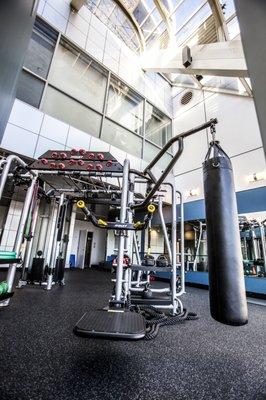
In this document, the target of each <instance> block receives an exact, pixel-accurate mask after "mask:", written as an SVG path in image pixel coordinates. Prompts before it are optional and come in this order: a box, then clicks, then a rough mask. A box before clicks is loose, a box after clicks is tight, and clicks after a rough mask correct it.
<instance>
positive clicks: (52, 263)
mask: <svg viewBox="0 0 266 400" xmlns="http://www.w3.org/2000/svg"><path fill="white" fill-rule="evenodd" d="M64 200H65V195H64V193H62V194H61V195H60V200H59V206H58V210H57V217H56V229H55V232H54V239H53V248H52V252H51V258H50V267H52V268H54V266H55V260H56V257H57V250H58V245H59V243H58V242H57V234H58V231H59V228H60V227H59V226H58V220H59V216H60V210H61V207H62V206H63V204H64Z"/></svg>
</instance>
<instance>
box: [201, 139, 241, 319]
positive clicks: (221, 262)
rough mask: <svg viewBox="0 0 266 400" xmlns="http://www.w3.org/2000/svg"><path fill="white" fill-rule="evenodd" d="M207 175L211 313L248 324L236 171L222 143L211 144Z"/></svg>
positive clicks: (205, 170) (206, 194)
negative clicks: (235, 181)
mask: <svg viewBox="0 0 266 400" xmlns="http://www.w3.org/2000/svg"><path fill="white" fill-rule="evenodd" d="M211 154H213V155H212V156H211ZM203 176H204V195H205V208H206V225H207V248H208V267H209V296H210V310H211V316H212V317H213V318H214V319H215V320H216V321H219V322H221V323H224V324H228V325H235V326H236V325H244V324H246V323H247V322H248V313H247V301H246V292H245V282H244V270H243V262H242V253H241V246H240V234H239V226H238V213H237V204H236V194H235V188H234V178H233V170H232V165H231V162H230V159H229V157H228V156H227V154H226V153H225V152H224V151H223V150H222V148H221V147H220V145H219V142H216V141H215V142H211V144H210V148H209V150H208V153H207V155H206V158H205V161H204V163H203Z"/></svg>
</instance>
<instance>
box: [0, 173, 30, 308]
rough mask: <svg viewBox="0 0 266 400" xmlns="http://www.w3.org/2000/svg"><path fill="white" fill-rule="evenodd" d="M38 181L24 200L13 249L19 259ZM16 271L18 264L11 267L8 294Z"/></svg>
mask: <svg viewBox="0 0 266 400" xmlns="http://www.w3.org/2000/svg"><path fill="white" fill-rule="evenodd" d="M36 181H37V175H36V176H34V177H33V178H32V181H31V184H30V186H29V187H28V190H27V194H26V198H25V200H24V205H23V209H22V213H21V216H20V221H19V227H18V231H17V235H16V239H15V243H14V247H13V251H15V253H16V254H17V257H19V255H20V248H21V245H22V243H23V240H24V232H25V227H26V223H27V218H28V214H29V210H30V205H31V201H32V196H33V192H34V189H35V184H36ZM16 269H17V265H16V264H10V265H9V269H8V273H7V279H6V281H7V284H8V292H9V293H10V292H12V288H13V283H14V279H15V274H16ZM9 300H10V299H7V300H6V301H5V302H3V303H1V306H7V305H8V304H9Z"/></svg>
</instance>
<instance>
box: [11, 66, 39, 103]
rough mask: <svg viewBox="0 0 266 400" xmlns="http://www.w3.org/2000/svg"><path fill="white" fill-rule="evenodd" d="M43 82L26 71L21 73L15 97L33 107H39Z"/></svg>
mask: <svg viewBox="0 0 266 400" xmlns="http://www.w3.org/2000/svg"><path fill="white" fill-rule="evenodd" d="M43 89H44V82H43V81H41V80H40V79H38V78H36V77H35V76H33V75H31V74H29V73H28V72H26V71H21V73H20V76H19V81H18V86H17V94H16V97H17V98H18V99H19V100H22V101H25V102H26V103H28V104H30V105H31V106H33V107H36V108H38V107H39V105H40V101H41V97H42V93H43Z"/></svg>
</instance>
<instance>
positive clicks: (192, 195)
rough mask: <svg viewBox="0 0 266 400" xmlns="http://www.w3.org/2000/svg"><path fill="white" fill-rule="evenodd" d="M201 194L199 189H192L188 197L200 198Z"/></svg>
mask: <svg viewBox="0 0 266 400" xmlns="http://www.w3.org/2000/svg"><path fill="white" fill-rule="evenodd" d="M199 194H200V190H199V188H196V189H190V190H189V191H188V192H187V197H194V196H198V195H199Z"/></svg>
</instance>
